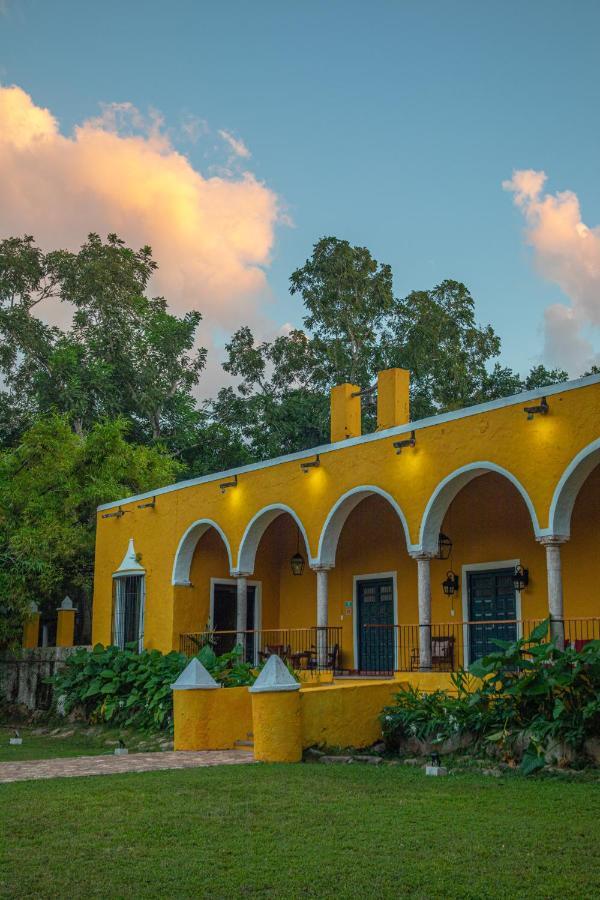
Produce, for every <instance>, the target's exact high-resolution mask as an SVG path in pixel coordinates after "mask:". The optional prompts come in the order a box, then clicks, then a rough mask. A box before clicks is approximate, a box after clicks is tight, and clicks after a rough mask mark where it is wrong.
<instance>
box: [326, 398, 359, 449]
mask: <svg viewBox="0 0 600 900" xmlns="http://www.w3.org/2000/svg"><path fill="white" fill-rule="evenodd" d="M358 391H360V388H359V387H357V385H355V384H338V385H337V386H336V387H334V388H332V389H331V443H332V444H335V443H336V441H345V440H346V438H351V437H360V434H361V418H360V410H361V407H360V397H353V396H352V394H356V393H357V392H358Z"/></svg>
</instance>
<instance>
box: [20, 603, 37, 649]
mask: <svg viewBox="0 0 600 900" xmlns="http://www.w3.org/2000/svg"><path fill="white" fill-rule="evenodd" d="M39 634H40V611H39V609H38V605H37V603H32V604H31V606H30V608H29V618H28V619H27V621H26V622H25V625H24V626H23V647H24V648H25V649H26V650H31V649H33V647H37V645H38V639H39Z"/></svg>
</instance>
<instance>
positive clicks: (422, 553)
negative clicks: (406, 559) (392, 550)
mask: <svg viewBox="0 0 600 900" xmlns="http://www.w3.org/2000/svg"><path fill="white" fill-rule="evenodd" d="M410 556H412V558H413V559H414V560H416V561H417V562H419V561H420V560H427V561H429V560H432V559H435V553H432V552H431V551H429V550H414V551H413V552H412V553H411V554H410Z"/></svg>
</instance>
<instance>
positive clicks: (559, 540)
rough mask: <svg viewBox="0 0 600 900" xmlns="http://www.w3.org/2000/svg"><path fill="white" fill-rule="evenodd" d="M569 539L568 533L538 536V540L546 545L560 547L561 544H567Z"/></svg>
mask: <svg viewBox="0 0 600 900" xmlns="http://www.w3.org/2000/svg"><path fill="white" fill-rule="evenodd" d="M568 540H569V535H568V534H546V535H544V536H543V537H538V538H536V541H537V542H538V543H539V544H542V545H543V546H544V547H558V546H560V544H566V543H567V541H568Z"/></svg>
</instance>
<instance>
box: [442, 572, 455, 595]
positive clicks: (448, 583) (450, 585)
mask: <svg viewBox="0 0 600 900" xmlns="http://www.w3.org/2000/svg"><path fill="white" fill-rule="evenodd" d="M442 587H443V589H444V593H445V595H446V597H451V596H452V595H453V594H454V593H455V592H456V591H457V590H458V575H456V574H455V573H454V572H453V571H452V569H450V571H449V572H447V573H446V579H445V581H442Z"/></svg>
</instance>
